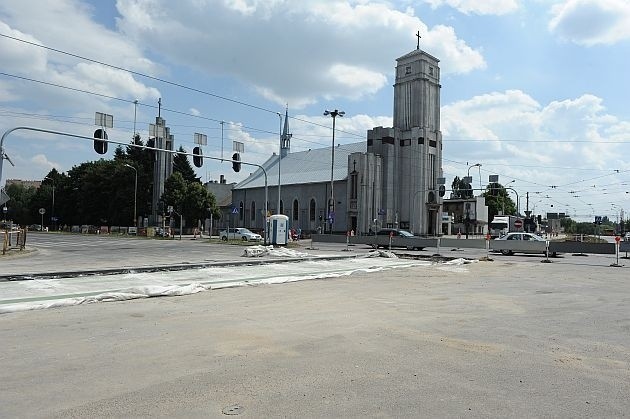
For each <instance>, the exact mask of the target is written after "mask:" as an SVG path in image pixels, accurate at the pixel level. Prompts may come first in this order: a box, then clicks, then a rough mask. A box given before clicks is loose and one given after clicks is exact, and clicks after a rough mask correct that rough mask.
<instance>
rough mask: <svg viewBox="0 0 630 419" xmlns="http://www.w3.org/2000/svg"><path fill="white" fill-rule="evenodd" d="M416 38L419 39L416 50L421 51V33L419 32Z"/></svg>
mask: <svg viewBox="0 0 630 419" xmlns="http://www.w3.org/2000/svg"><path fill="white" fill-rule="evenodd" d="M416 37H417V38H418V45H417V46H416V49H420V38H422V37H421V36H420V31H418V32H417V33H416Z"/></svg>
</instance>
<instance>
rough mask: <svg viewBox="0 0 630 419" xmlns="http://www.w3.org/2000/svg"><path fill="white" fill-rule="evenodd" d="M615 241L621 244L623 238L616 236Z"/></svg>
mask: <svg viewBox="0 0 630 419" xmlns="http://www.w3.org/2000/svg"><path fill="white" fill-rule="evenodd" d="M615 241H616V242H617V244H619V242H620V241H621V236H615Z"/></svg>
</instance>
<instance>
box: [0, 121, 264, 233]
mask: <svg viewBox="0 0 630 419" xmlns="http://www.w3.org/2000/svg"><path fill="white" fill-rule="evenodd" d="M19 130H23V131H35V132H44V133H47V134H54V135H62V136H65V137H71V138H78V139H81V140H89V141H95V140H96V141H101V140H100V139H95V138H94V137H88V136H85V135H78V134H71V133H68V132H61V131H53V130H48V129H43V128H35V127H15V128H11V129H9V130H7V131H5V133H4V134H2V138H1V139H0V183H2V164H3V162H4V140H5V139H6V138H7V137H8V136H9V134H11V133H12V132H14V131H19ZM106 141H107V142H108V143H113V144H118V145H122V146H127V147H136V148H142V149H145V150H151V151H163V152H165V153H170V154H183V155H186V156H193V157H194V156H195V154H193V153H185V152H181V151H176V150H166V149H163V148H155V147H148V146H145V145H138V144H129V142H122V141H114V140H106ZM197 156H201V157H202V158H205V159H209V160H217V161H229V162H232V163H241V164H244V165H246V166H254V167H258V168H259V169H260V170H262V172H263V174H264V175H265V245H267V236H268V231H267V221H266V218H267V213H268V208H267V202H268V200H269V194H268V182H267V171H266V170H265V168H264V167H262V166H261V165H259V164H256V163H249V162H245V161H240V160H238V161H237V160H230V159H222V158H220V157H211V156H204V155H203V154H201V155H197Z"/></svg>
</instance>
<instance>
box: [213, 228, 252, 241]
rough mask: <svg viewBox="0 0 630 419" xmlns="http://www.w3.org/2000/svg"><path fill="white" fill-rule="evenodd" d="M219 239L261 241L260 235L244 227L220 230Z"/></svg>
mask: <svg viewBox="0 0 630 419" xmlns="http://www.w3.org/2000/svg"><path fill="white" fill-rule="evenodd" d="M219 236H220V237H221V240H223V241H228V240H243V241H261V240H262V236H261V235H260V234H256V233H253V232H251V231H250V230H248V229H246V228H242V227H241V228H230V229H228V230H222V231H221V232H219Z"/></svg>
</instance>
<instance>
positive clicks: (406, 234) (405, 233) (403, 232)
mask: <svg viewBox="0 0 630 419" xmlns="http://www.w3.org/2000/svg"><path fill="white" fill-rule="evenodd" d="M399 233H400V235H401V236H403V237H413V234H411V233H410V232H408V231H405V230H400V231H399Z"/></svg>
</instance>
